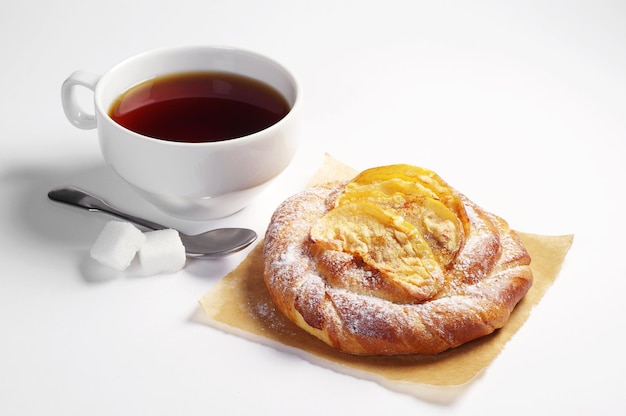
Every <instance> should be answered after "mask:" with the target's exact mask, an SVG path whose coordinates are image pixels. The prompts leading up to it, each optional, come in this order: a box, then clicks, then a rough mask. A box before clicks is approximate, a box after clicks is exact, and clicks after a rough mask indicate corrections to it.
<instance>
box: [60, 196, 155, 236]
mask: <svg viewBox="0 0 626 416" xmlns="http://www.w3.org/2000/svg"><path fill="white" fill-rule="evenodd" d="M48 198H50V199H51V200H53V201H57V202H63V203H65V204H68V205H72V206H75V207H79V208H84V209H86V210H88V211H91V212H97V211H100V212H106V213H107V214H111V215H113V216H116V217H118V218H121V219H124V220H127V221H130V222H134V223H135V224H138V225H141V226H143V227H146V228H149V229H151V230H162V229H164V228H167V227H164V226H162V225H161V224H157V223H155V222H152V221H149V220H146V219H143V218H139V217H135V216H133V215H130V214H127V213H125V212H122V211H120V210H118V209H116V208H114V207H112V206H111V205H109V204H108V203H107V202H106V201H104V200H103V199H101V198H98V197H97V196H95V195H92V194H90V193H89V192H87V191H84V190H82V189H80V188H77V187H75V186H62V187H60V188H55V189H53V190H51V191H50V192H48Z"/></svg>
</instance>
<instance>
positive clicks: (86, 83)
mask: <svg viewBox="0 0 626 416" xmlns="http://www.w3.org/2000/svg"><path fill="white" fill-rule="evenodd" d="M99 79H100V75H97V74H94V73H91V72H88V71H83V70H78V71H75V72H74V73H72V74H71V75H70V76H69V77H68V78H67V79H66V80H65V82H63V85H62V86H61V102H62V104H63V111H64V112H65V117H67V119H68V120H69V121H70V123H72V124H73V125H75V126H76V127H78V128H79V129H84V130H89V129H95V128H96V115H95V111H94V112H89V111H86V110H85V109H84V108H83V107H82V106H81V105H80V104H79V103H78V100H77V99H76V94H74V91H75V88H76V87H79V86H80V87H85V88H88V89H90V90H91V91H93V92H95V90H96V85H97V84H98V80H99Z"/></svg>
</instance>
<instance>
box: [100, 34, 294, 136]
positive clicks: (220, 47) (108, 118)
mask: <svg viewBox="0 0 626 416" xmlns="http://www.w3.org/2000/svg"><path fill="white" fill-rule="evenodd" d="M203 50H204V51H206V50H219V51H235V52H240V53H245V54H247V55H251V56H253V57H255V58H257V59H261V60H265V61H267V62H269V63H271V64H273V65H274V66H276V67H277V68H280V69H281V70H282V71H283V72H284V74H285V75H286V76H287V78H288V79H289V80H290V82H291V83H292V85H293V89H294V100H293V104H292V105H291V107H290V109H289V111H288V112H287V114H285V116H284V117H283V118H281V119H280V120H278V121H277V122H276V123H274V124H272V125H271V126H268V127H266V128H264V129H262V130H259V131H256V132H254V133H251V134H248V135H245V136H240V137H233V138H229V139H224V140H219V141H212V142H208V141H207V142H178V141H171V140H165V139H159V138H156V137H150V136H145V135H143V134H140V133H137V132H135V131H133V130H130V129H128V128H126V127H124V126H122V125H121V124H119V123H117V122H116V121H115V120H113V119H112V118H111V116H110V115H109V112H108V109H107V108H104V105H103V103H102V94H103V88H104V87H102V85H103V84H102V81H103V80H104V81H107V79H108V78H109V77H111V76H113V74H114V73H115V71H118V70H119V69H120V68H122V67H123V66H125V65H128V64H129V63H131V62H132V61H136V60H140V59H143V58H145V57H147V56H149V55H155V54H166V53H173V52H192V51H203ZM120 94H121V92H120ZM300 101H301V91H300V84H299V82H298V79H297V78H296V77H295V75H294V74H293V72H292V71H291V70H289V69H288V68H287V67H286V66H285V65H284V64H282V63H279V62H278V61H276V60H274V59H273V58H270V57H268V56H266V55H263V54H261V53H258V52H255V51H252V50H249V49H244V48H239V47H234V46H225V45H187V46H168V47H161V48H155V49H151V50H147V51H144V52H140V53H138V54H135V55H132V56H130V57H127V58H126V59H123V60H121V61H119V62H118V63H116V64H115V65H113V66H111V67H110V68H109V69H108V70H106V71H105V72H104V73H103V75H102V76H101V77H100V79H99V80H98V83H97V84H96V88H95V91H94V104H95V106H96V109H97V111H98V112H99V113H100V115H101V116H102V118H103V119H104V120H106V122H108V123H109V124H111V125H112V126H114V127H115V128H117V129H120V130H122V131H124V133H125V134H129V135H131V136H133V137H135V138H137V139H139V140H145V141H148V142H153V143H160V144H161V145H165V146H175V147H178V146H181V147H188V146H193V147H222V146H233V145H235V144H239V143H241V144H244V143H247V142H250V141H255V140H258V139H260V138H261V136H262V135H265V134H268V133H270V134H271V132H272V130H275V129H278V128H280V126H281V125H282V124H285V123H287V122H288V121H289V119H290V118H292V116H293V115H292V114H293V113H294V112H295V111H296V110H297V109H298V108H299V107H300Z"/></svg>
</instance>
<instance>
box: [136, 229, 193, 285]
mask: <svg viewBox="0 0 626 416" xmlns="http://www.w3.org/2000/svg"><path fill="white" fill-rule="evenodd" d="M144 235H145V236H146V241H145V242H144V244H143V245H142V246H141V249H140V250H139V252H138V254H137V255H138V256H139V261H140V263H141V269H142V271H143V273H144V274H145V275H147V276H149V275H153V274H157V273H172V272H176V271H178V270H180V269H182V268H183V267H184V266H185V261H186V259H187V258H186V256H185V247H184V246H183V243H182V241H181V240H180V236H179V235H178V231H176V230H172V229H166V230H157V231H149V232H146V233H144Z"/></svg>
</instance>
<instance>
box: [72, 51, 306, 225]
mask: <svg viewBox="0 0 626 416" xmlns="http://www.w3.org/2000/svg"><path fill="white" fill-rule="evenodd" d="M200 71H211V72H227V73H234V74H238V75H243V76H245V77H249V78H253V79H256V80H259V81H262V82H263V83H265V84H268V85H269V86H271V87H273V88H274V89H275V90H277V92H279V93H280V94H281V95H282V96H283V97H284V98H285V99H286V101H287V103H288V105H289V107H290V110H289V112H288V113H287V115H286V116H285V117H283V118H282V119H281V120H279V121H278V122H276V123H275V124H273V125H271V126H270V127H268V128H265V129H263V130H261V131H259V132H256V133H252V134H250V135H247V136H243V137H239V138H234V139H228V140H223V141H214V142H202V143H187V142H172V141H167V140H160V139H154V138H150V137H147V136H143V135H141V134H138V133H135V132H133V131H131V130H128V129H126V128H124V127H122V126H121V125H119V124H117V123H116V122H115V121H114V120H113V119H112V118H111V117H110V116H109V114H108V112H109V109H110V107H111V105H112V104H113V102H114V101H115V100H116V99H118V97H119V96H120V95H121V94H122V93H124V92H125V91H127V90H128V89H129V88H131V87H133V86H135V85H137V84H139V83H141V82H144V81H146V80H148V79H152V78H155V77H161V76H164V75H169V74H176V73H184V72H200ZM297 103H298V86H297V83H296V81H295V79H294V77H293V76H292V75H291V74H290V73H289V72H288V71H287V70H286V69H285V68H283V67H282V66H281V65H279V64H278V63H276V62H275V61H273V60H271V59H268V58H266V57H264V56H262V55H258V54H256V53H252V52H248V51H243V50H238V49H232V48H215V47H189V48H175V49H164V50H157V51H152V52H146V53H144V54H141V55H137V56H135V57H133V58H130V59H128V60H126V61H124V62H121V63H120V64H118V65H116V66H114V67H113V68H111V69H110V70H109V71H108V72H106V73H105V74H104V75H103V76H102V77H100V78H99V80H98V81H97V85H96V87H95V108H96V111H95V117H96V124H97V129H98V136H99V140H100V147H101V150H102V154H103V156H104V159H105V161H106V162H107V163H108V164H109V165H110V166H111V167H112V168H113V170H114V171H115V172H117V174H118V175H119V176H120V177H122V178H123V179H124V180H125V181H126V182H128V183H129V184H130V185H132V186H133V187H134V188H135V189H136V190H137V191H138V192H139V193H140V194H141V195H142V196H143V197H144V198H145V199H146V200H148V201H150V202H151V203H152V204H153V205H155V206H156V207H157V208H159V209H161V210H162V211H164V212H165V213H167V214H169V215H172V216H174V217H178V218H182V219H188V220H209V219H216V218H221V217H225V216H228V215H231V214H233V213H235V212H237V211H239V210H241V209H242V208H244V207H245V206H246V205H248V204H249V203H250V202H251V201H252V200H253V199H254V197H255V196H256V195H257V194H258V193H260V192H261V191H262V190H263V189H264V188H265V187H266V186H267V185H268V184H269V182H270V181H271V180H272V179H274V178H275V177H276V176H278V175H279V174H280V173H281V172H282V171H283V170H284V169H285V168H286V167H287V166H288V165H289V163H290V162H291V160H292V159H293V156H294V154H295V151H296V148H297V133H296V127H297V126H296V121H297V120H296V110H297ZM68 117H69V116H68Z"/></svg>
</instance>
